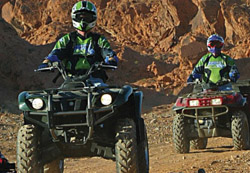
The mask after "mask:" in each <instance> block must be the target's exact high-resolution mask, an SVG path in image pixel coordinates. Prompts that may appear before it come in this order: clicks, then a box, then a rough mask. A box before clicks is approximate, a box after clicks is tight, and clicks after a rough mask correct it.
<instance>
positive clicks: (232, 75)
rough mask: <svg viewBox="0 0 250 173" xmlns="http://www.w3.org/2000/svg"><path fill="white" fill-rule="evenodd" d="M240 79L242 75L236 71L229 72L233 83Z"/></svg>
mask: <svg viewBox="0 0 250 173" xmlns="http://www.w3.org/2000/svg"><path fill="white" fill-rule="evenodd" d="M239 77H240V74H239V73H238V72H237V71H236V70H231V71H230V72H229V78H230V80H231V81H232V82H236V81H237V80H238V79H239Z"/></svg>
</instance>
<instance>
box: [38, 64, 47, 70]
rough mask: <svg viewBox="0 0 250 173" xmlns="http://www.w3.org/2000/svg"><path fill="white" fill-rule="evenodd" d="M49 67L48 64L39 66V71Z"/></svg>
mask: <svg viewBox="0 0 250 173" xmlns="http://www.w3.org/2000/svg"><path fill="white" fill-rule="evenodd" d="M46 67H49V64H48V63H42V64H41V65H39V66H38V69H42V68H46Z"/></svg>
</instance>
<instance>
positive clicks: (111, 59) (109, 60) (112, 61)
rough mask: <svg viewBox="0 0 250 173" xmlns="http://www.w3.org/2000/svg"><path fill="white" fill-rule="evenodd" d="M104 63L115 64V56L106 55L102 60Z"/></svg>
mask: <svg viewBox="0 0 250 173" xmlns="http://www.w3.org/2000/svg"><path fill="white" fill-rule="evenodd" d="M104 62H105V64H107V65H113V66H117V57H116V56H115V57H109V56H107V57H106V58H105V60H104Z"/></svg>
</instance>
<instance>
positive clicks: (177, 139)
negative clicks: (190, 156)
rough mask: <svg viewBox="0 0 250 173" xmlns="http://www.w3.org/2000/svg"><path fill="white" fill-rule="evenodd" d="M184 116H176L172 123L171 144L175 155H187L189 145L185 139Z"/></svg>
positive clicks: (186, 130) (186, 138)
mask: <svg viewBox="0 0 250 173" xmlns="http://www.w3.org/2000/svg"><path fill="white" fill-rule="evenodd" d="M184 120H185V119H184V116H182V115H180V114H177V115H175V117H174V121H173V142H174V147H175V151H176V152H177V153H188V152H189V150H190V143H189V139H188V137H187V134H186V133H187V132H188V129H187V126H186V125H185V121H184Z"/></svg>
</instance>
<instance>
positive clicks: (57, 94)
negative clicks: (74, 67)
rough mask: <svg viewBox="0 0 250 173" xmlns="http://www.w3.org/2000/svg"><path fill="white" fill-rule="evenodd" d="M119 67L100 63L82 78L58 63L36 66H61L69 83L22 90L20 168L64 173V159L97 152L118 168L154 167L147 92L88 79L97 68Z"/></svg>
mask: <svg viewBox="0 0 250 173" xmlns="http://www.w3.org/2000/svg"><path fill="white" fill-rule="evenodd" d="M114 68H116V67H115V66H111V65H105V64H103V63H96V64H93V65H92V66H91V68H90V69H89V70H88V72H87V73H86V74H85V75H82V76H77V77H73V76H69V75H68V74H67V72H66V70H65V68H64V67H63V65H62V64H61V63H58V62H54V63H53V64H52V65H51V66H50V67H47V68H43V69H39V70H37V71H55V70H59V72H60V74H61V75H62V77H63V79H64V82H63V84H62V85H61V86H60V87H58V88H50V89H44V90H37V91H23V92H21V93H20V94H19V96H18V102H19V109H20V110H22V111H23V115H24V116H23V122H24V123H23V125H22V126H21V128H20V129H19V132H18V137H17V169H18V171H19V172H53V173H56V172H63V165H64V158H72V157H74V158H75V157H92V156H100V157H103V158H106V159H112V160H115V161H116V170H117V172H131V173H132V172H142V173H144V172H148V171H149V153H148V141H147V132H146V126H145V123H144V119H143V118H142V117H141V106H142V97H143V93H142V91H139V90H138V89H136V88H132V87H131V86H129V85H124V86H122V87H118V86H94V85H92V84H91V83H90V82H89V81H88V79H89V78H90V76H91V74H92V73H93V72H95V71H97V70H104V69H105V70H106V69H114Z"/></svg>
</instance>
